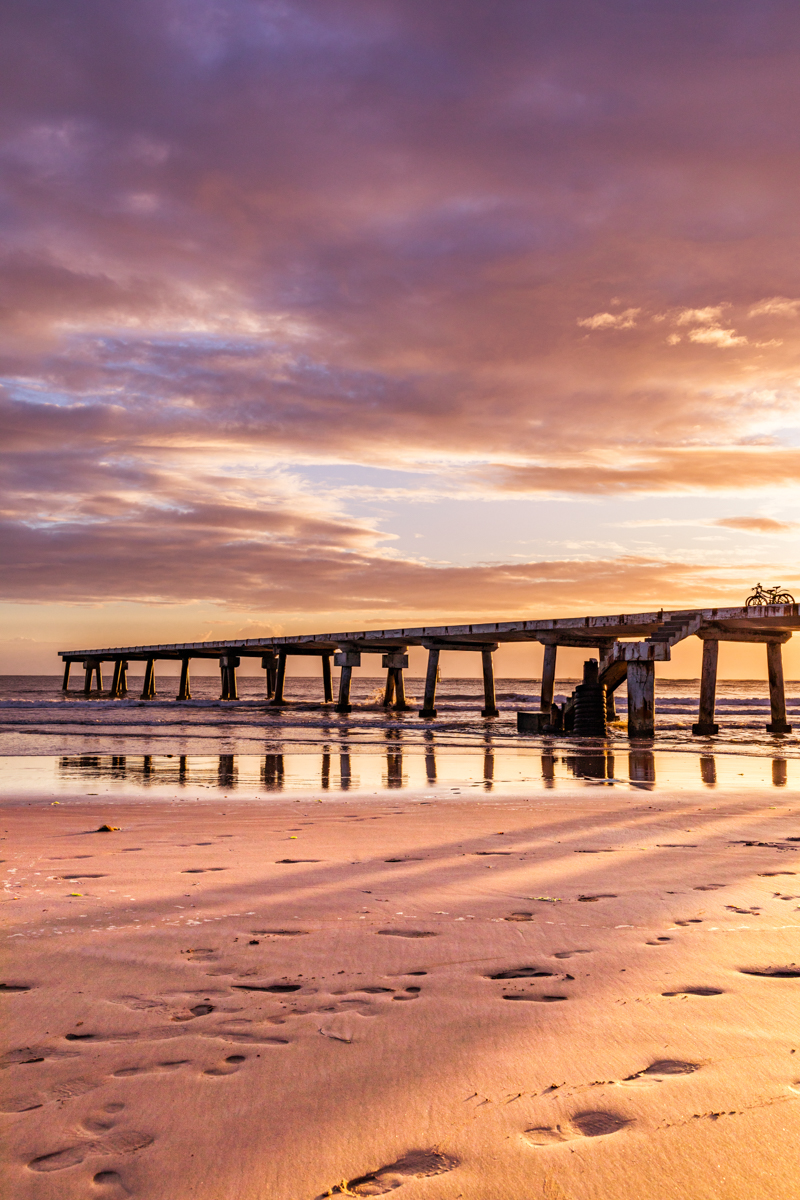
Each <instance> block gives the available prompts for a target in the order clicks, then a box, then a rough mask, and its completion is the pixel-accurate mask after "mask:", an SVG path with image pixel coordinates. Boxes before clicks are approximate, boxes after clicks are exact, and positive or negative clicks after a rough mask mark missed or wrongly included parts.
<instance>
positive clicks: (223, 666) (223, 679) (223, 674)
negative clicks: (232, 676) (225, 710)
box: [219, 654, 231, 700]
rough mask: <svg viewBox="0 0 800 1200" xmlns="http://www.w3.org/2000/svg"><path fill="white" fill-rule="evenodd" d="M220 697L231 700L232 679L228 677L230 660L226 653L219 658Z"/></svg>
mask: <svg viewBox="0 0 800 1200" xmlns="http://www.w3.org/2000/svg"><path fill="white" fill-rule="evenodd" d="M219 682H220V688H219V698H220V700H230V698H231V694H230V680H229V679H228V661H227V659H226V657H225V655H224V654H221V655H220V658H219Z"/></svg>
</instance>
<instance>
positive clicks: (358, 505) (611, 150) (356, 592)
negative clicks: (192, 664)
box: [0, 0, 800, 674]
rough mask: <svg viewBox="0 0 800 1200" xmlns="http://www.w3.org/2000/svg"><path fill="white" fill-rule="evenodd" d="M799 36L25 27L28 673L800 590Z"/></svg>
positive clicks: (12, 168) (322, 8)
mask: <svg viewBox="0 0 800 1200" xmlns="http://www.w3.org/2000/svg"><path fill="white" fill-rule="evenodd" d="M799 49H800V9H798V7H797V5H796V3H793V2H784V0H757V2H750V0H747V2H744V0H670V3H669V4H664V3H663V0H603V2H600V0H550V2H548V0H540V2H534V0H524V2H523V0H502V2H501V3H498V2H497V0H213V2H212V0H126V3H124V4H109V3H108V0H69V2H67V0H6V2H5V4H4V5H3V15H2V29H0V137H1V138H2V143H1V144H0V244H1V245H2V252H1V253H0V406H1V407H2V422H1V424H0V429H1V430H2V444H1V445H0V452H1V453H2V461H3V466H2V471H3V501H2V513H1V514H0V535H1V536H2V550H1V553H2V569H1V570H0V589H1V591H2V595H0V599H1V600H2V603H3V609H4V615H3V620H2V626H1V627H0V628H1V629H2V634H0V671H7V672H8V671H24V670H31V671H35V672H43V673H47V672H50V671H53V670H55V669H57V666H58V664H57V662H56V660H55V657H54V655H55V650H56V649H68V648H81V647H87V648H88V647H92V646H102V645H120V644H132V643H142V642H165V641H176V640H179V641H183V640H198V639H202V638H222V637H238V636H251V637H252V636H262V635H264V636H266V635H269V634H272V633H275V634H279V633H295V632H314V631H337V630H347V629H362V628H381V627H385V626H397V625H399V624H406V625H412V624H413V625H419V624H435V623H440V622H442V623H443V622H447V621H450V622H459V621H470V620H471V621H481V620H493V619H506V618H508V619H512V618H515V617H550V616H564V615H578V614H581V615H582V614H585V613H604V612H636V611H649V610H653V609H657V608H661V607H665V608H675V607H692V606H711V605H735V604H739V603H741V602H742V601H743V599H744V597H745V596H746V595H747V593H748V591H749V590H750V587H751V585H752V584H754V583H755V582H756V581H761V582H763V583H765V584H773V583H775V584H783V585H784V586H785V587H787V588H788V589H789V590H794V591H795V592H796V593H797V594H798V595H799V596H800V568H799V567H798V556H797V546H798V531H800V493H798V479H800V405H799V404H798V385H799V382H800V357H799V353H798V352H799V351H800V277H799V276H800V254H798V249H799V247H798V234H800V195H799V194H798V193H799V192H800V159H799V158H798V116H797V114H798V104H799V102H800V94H799V93H800V70H798V50H799ZM692 642H693V643H696V639H692ZM699 653H700V648H699V643H696V645H695V646H694V649H692V651H691V654H689V657H686V654H684V656H683V659H681V662H680V664H679V665H680V670H681V671H683V670H690V669H691V670H694V669H695V668H694V667H693V666H692V664H693V663H694V660H695V658H696V659H697V662H698V663H699ZM727 653H728V659H727V661H728V662H729V664H730V673H733V674H736V673H739V672H740V671H743V670H745V667H746V668H747V670H748V671H749V670H750V667H749V664H750V663H751V662H756V659H755V658H753V657H752V656H753V653H754V651H753V649H752V648H748V647H745V648H744V649H743V650H739V649H734V648H732V647H729V648H728V651H727ZM692 656H694V657H692ZM737 656H738V657H737ZM748 656H749V657H748ZM470 657H471V656H470ZM762 657H763V648H758V655H757V662H758V664H759V666H758V670H759V672H760V673H763V668H762V666H761V665H760V664H761V658H762ZM684 659H685V662H684ZM787 661H788V662H789V664H790V667H791V664H792V662H793V661H794V660H793V658H792V651H791V650H789V651H788V656H787ZM535 665H536V664H535V662H534V660H533V659H530V661H528V660H526V661H525V664H524V670H523V669H522V668H520V670H521V671H522V673H526V672H527V671H529V670H533V669H535ZM506 666H507V669H508V672H509V673H512V674H513V673H515V669H514V665H513V663H511V662H510V660H509V663H508V664H506ZM795 666H796V668H797V670H796V673H797V674H800V651H798V655H797V661H796V664H795ZM676 670H677V668H676ZM726 670H727V668H725V666H724V664H723V673H724V672H725V671H726ZM695 673H696V671H695Z"/></svg>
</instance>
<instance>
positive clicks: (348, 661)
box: [333, 650, 361, 713]
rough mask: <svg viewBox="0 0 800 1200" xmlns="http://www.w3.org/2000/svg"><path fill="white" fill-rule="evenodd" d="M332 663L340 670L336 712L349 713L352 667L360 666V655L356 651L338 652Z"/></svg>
mask: <svg viewBox="0 0 800 1200" xmlns="http://www.w3.org/2000/svg"><path fill="white" fill-rule="evenodd" d="M333 661H334V664H335V666H337V667H341V669H342V670H341V674H340V675H339V699H338V700H337V702H336V711H337V712H338V713H349V712H350V684H351V682H352V678H353V667H360V666H361V655H360V654H359V652H358V651H357V650H340V651H339V652H338V654H334V656H333Z"/></svg>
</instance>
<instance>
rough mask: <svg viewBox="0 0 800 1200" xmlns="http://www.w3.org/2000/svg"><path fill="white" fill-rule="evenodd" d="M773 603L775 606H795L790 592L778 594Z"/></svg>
mask: <svg viewBox="0 0 800 1200" xmlns="http://www.w3.org/2000/svg"><path fill="white" fill-rule="evenodd" d="M772 603H773V604H794V596H792V595H790V594H789V592H778V594H777V596H776V597H775V599H774V600H773V601H772Z"/></svg>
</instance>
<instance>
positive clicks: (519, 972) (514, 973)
mask: <svg viewBox="0 0 800 1200" xmlns="http://www.w3.org/2000/svg"><path fill="white" fill-rule="evenodd" d="M552 976H553V972H552V971H544V970H543V969H542V968H541V967H509V968H508V970H506V971H498V972H497V973H496V974H495V975H487V976H486V978H487V979H545V978H548V979H549V978H552Z"/></svg>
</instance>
